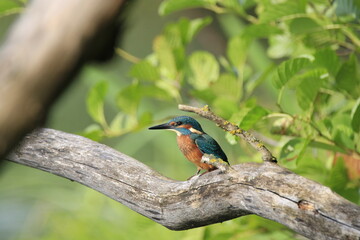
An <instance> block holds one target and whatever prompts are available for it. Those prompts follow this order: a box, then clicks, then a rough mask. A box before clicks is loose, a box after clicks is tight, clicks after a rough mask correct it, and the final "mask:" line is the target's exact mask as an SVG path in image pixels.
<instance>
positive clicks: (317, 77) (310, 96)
mask: <svg viewBox="0 0 360 240" xmlns="http://www.w3.org/2000/svg"><path fill="white" fill-rule="evenodd" d="M327 76H328V74H327V71H326V70H325V69H323V68H320V69H319V68H318V69H313V70H310V71H308V72H306V73H304V74H303V75H301V76H300V77H299V79H301V83H300V84H299V85H298V87H297V89H296V97H297V101H298V103H299V106H300V107H301V108H302V109H303V110H307V109H309V108H310V107H311V106H312V105H313V104H314V100H315V97H316V95H317V93H318V91H319V89H320V87H321V86H322V85H323V82H324V79H325V78H326V77H327Z"/></svg>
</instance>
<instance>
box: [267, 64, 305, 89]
mask: <svg viewBox="0 0 360 240" xmlns="http://www.w3.org/2000/svg"><path fill="white" fill-rule="evenodd" d="M309 64H310V60H309V59H308V58H294V59H289V60H287V61H284V62H282V63H281V64H280V66H279V67H278V68H277V70H276V73H275V76H274V78H273V83H274V85H275V87H276V88H278V89H280V88H282V87H283V86H284V85H285V84H286V83H287V82H288V81H289V80H290V79H291V78H292V77H294V76H295V75H296V74H297V73H298V72H299V71H300V70H302V69H303V68H305V67H306V66H307V65H309Z"/></svg>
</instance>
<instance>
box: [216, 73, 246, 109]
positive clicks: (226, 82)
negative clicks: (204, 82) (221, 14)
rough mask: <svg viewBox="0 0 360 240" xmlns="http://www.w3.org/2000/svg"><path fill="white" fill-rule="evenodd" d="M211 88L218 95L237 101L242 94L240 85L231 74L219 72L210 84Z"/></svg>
mask: <svg viewBox="0 0 360 240" xmlns="http://www.w3.org/2000/svg"><path fill="white" fill-rule="evenodd" d="M210 88H211V90H212V92H214V93H215V94H216V96H218V97H222V98H227V99H229V100H232V101H234V102H237V101H238V100H239V99H240V97H241V94H242V86H241V84H240V83H239V81H238V79H237V78H236V77H235V76H234V75H233V74H228V73H224V74H221V75H220V77H219V79H218V80H217V81H216V82H215V83H214V84H213V85H211V87H210Z"/></svg>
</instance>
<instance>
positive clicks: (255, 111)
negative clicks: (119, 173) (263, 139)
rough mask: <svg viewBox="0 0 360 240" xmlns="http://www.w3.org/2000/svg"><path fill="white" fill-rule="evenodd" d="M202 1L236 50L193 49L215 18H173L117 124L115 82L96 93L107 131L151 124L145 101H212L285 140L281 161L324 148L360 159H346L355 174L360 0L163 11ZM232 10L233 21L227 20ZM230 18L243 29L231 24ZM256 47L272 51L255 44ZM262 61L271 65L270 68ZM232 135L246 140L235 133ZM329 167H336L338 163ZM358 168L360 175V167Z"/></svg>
mask: <svg viewBox="0 0 360 240" xmlns="http://www.w3.org/2000/svg"><path fill="white" fill-rule="evenodd" d="M274 2H275V3H274ZM194 7H202V8H206V9H209V10H211V11H213V12H215V13H216V14H217V15H216V17H218V19H217V20H219V22H220V24H222V26H223V28H224V29H225V30H226V31H227V32H228V33H227V36H226V37H227V38H228V42H227V47H226V55H225V56H220V57H216V56H214V55H213V54H212V53H210V52H209V51H204V50H196V51H192V52H190V53H188V52H189V51H188V49H189V44H190V43H191V42H192V41H193V39H194V37H195V36H196V35H197V33H198V32H199V31H200V30H202V29H203V28H204V27H206V26H208V25H209V24H210V23H211V22H212V19H211V18H210V17H206V18H198V19H192V20H189V19H187V18H181V19H180V20H178V21H177V22H174V23H170V24H168V25H167V26H166V27H165V29H164V31H163V33H162V34H161V35H159V36H158V37H156V39H155V40H154V42H153V53H152V54H150V55H149V56H148V57H146V58H145V59H142V60H137V61H136V63H135V64H134V65H133V66H132V68H131V69H130V72H129V75H130V76H131V77H132V78H133V79H134V80H133V82H132V83H131V84H130V85H129V86H127V87H125V88H123V89H122V90H121V91H120V93H119V94H118V97H117V101H116V102H117V105H118V107H119V108H120V110H121V112H120V113H119V114H118V115H117V116H116V117H115V118H114V120H113V121H112V122H111V124H107V122H106V120H105V117H104V111H103V102H104V99H105V95H106V88H107V85H106V83H104V82H102V83H99V84H97V85H96V86H95V87H94V89H92V91H91V92H90V94H89V98H88V109H89V113H90V115H91V116H92V117H93V119H94V120H95V121H96V122H97V123H99V124H100V126H101V127H102V128H96V131H97V136H100V135H101V134H102V136H113V135H115V136H116V135H121V134H123V133H127V132H129V131H132V130H134V129H138V128H141V127H142V126H145V125H146V124H149V123H150V122H151V121H152V113H151V112H147V111H145V112H141V110H140V109H141V102H142V101H143V99H144V98H150V99H158V101H162V102H167V103H174V102H186V101H196V102H198V103H204V104H209V105H210V106H211V107H212V109H213V110H214V111H215V112H216V113H217V114H219V115H221V116H223V117H224V118H226V119H228V120H230V121H233V122H236V123H238V124H239V126H240V127H241V128H243V129H246V130H247V129H259V130H261V132H262V133H263V134H268V135H270V136H272V137H274V135H280V136H282V138H278V137H276V140H277V142H278V143H279V144H280V145H282V148H280V152H279V154H280V160H281V161H282V162H283V163H284V164H285V165H287V166H288V167H291V168H293V169H296V166H297V165H298V164H299V163H300V162H301V160H302V159H303V158H304V156H305V155H304V154H305V153H308V151H309V150H311V149H319V150H325V151H326V153H328V152H329V151H330V152H331V153H332V156H333V157H334V158H335V159H336V160H338V159H340V158H342V159H343V160H346V159H351V161H350V160H349V161H345V163H346V164H345V165H346V167H347V168H348V169H349V171H353V169H352V170H351V168H353V167H354V166H353V165H352V164H354V163H355V164H356V162H357V161H360V160H359V159H360V156H359V152H360V146H359V144H358V143H359V140H360V136H359V131H360V98H359V96H360V75H359V74H360V72H359V62H358V54H359V51H360V39H359V36H358V35H359V34H358V32H359V30H360V29H359V27H358V25H357V24H358V22H359V20H358V18H357V17H358V15H359V9H360V6H358V5H357V3H356V1H352V0H347V1H334V2H332V3H330V2H328V1H325V0H317V1H307V0H299V1H269V0H268V1H254V0H248V1H246V0H244V1H235V0H227V1H216V0H197V1H192V0H183V1H177V0H167V1H164V2H163V3H162V5H161V6H160V9H159V12H160V14H162V15H166V14H170V13H173V12H175V11H179V10H183V9H186V8H194ZM223 15H225V16H227V19H225V20H222V19H224V17H222V16H223ZM229 16H230V18H231V17H232V19H230V20H229ZM230 21H233V22H235V24H233V26H235V27H233V28H236V29H231V28H229V27H227V25H229V23H230ZM236 23H238V25H236ZM226 28H227V29H226ZM260 39H265V40H267V43H266V44H265V46H263V45H259V40H260ZM255 44H258V45H257V46H256V47H257V48H260V49H261V50H263V53H259V51H254V50H253V49H254V45H255ZM258 61H260V62H261V61H262V62H264V63H263V64H262V65H261V66H260V65H259V64H258V63H257V62H258ZM264 88H268V89H265V91H266V90H267V91H269V92H270V94H269V95H270V96H268V97H267V96H266V97H263V99H264V98H270V99H271V95H275V96H276V100H275V101H273V103H271V101H270V102H269V101H268V99H266V101H267V102H265V103H262V104H261V103H259V100H258V99H259V98H260V99H261V97H259V95H258V93H257V92H256V91H264ZM271 92H272V93H271ZM125 119H127V121H125ZM259 127H261V128H259ZM262 128H264V129H266V130H265V132H264V130H263V129H262ZM92 130H93V129H92ZM90 132H92V133H93V131H90ZM103 133H105V134H103ZM227 137H228V140H229V141H230V142H231V143H236V139H234V137H233V136H231V135H230V134H228V135H227ZM312 155H313V154H310V155H309V156H312ZM309 156H307V159H309ZM319 156H320V155H319ZM319 156H318V157H319ZM350 156H351V157H350ZM319 158H325V159H329V157H326V155H324V156H323V155H321V157H319ZM340 161H341V159H340ZM317 162H318V161H317ZM350 162H351V163H350ZM321 165H322V166H323V167H324V168H325V166H326V169H327V170H331V169H332V168H333V166H332V165H331V164H330V165H331V166H329V162H328V160H326V161H323V162H321V164H320V166H321ZM349 174H350V175H351V176H352V177H353V178H359V176H360V170H359V169H355V172H354V171H353V172H352V173H349ZM344 187H345V186H344Z"/></svg>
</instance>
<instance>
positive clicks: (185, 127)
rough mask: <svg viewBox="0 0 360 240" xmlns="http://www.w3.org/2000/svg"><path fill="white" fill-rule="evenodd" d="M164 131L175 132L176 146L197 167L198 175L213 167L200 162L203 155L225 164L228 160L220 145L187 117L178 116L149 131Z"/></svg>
mask: <svg viewBox="0 0 360 240" xmlns="http://www.w3.org/2000/svg"><path fill="white" fill-rule="evenodd" d="M158 129H165V130H170V131H174V132H176V135H177V144H178V146H179V149H180V151H181V152H182V153H183V154H184V156H185V157H186V158H187V159H188V160H189V161H190V162H192V163H194V164H195V165H196V166H197V172H196V174H195V175H198V174H199V173H200V171H201V170H206V172H211V171H213V170H215V169H217V168H216V167H215V166H213V165H210V164H207V163H203V162H201V158H202V156H203V155H204V154H212V155H214V156H215V157H216V158H220V159H221V160H223V161H224V162H226V163H227V164H229V162H228V159H227V156H226V154H225V153H224V151H223V150H222V149H221V147H220V145H219V144H218V143H217V142H216V141H215V139H213V138H212V137H211V136H209V135H208V134H206V133H205V132H204V130H203V129H202V127H201V125H200V124H199V122H198V121H196V120H195V119H194V118H192V117H189V116H178V117H175V118H173V119H171V120H170V121H168V122H167V123H164V124H160V125H156V126H153V127H150V128H149V130H158Z"/></svg>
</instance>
